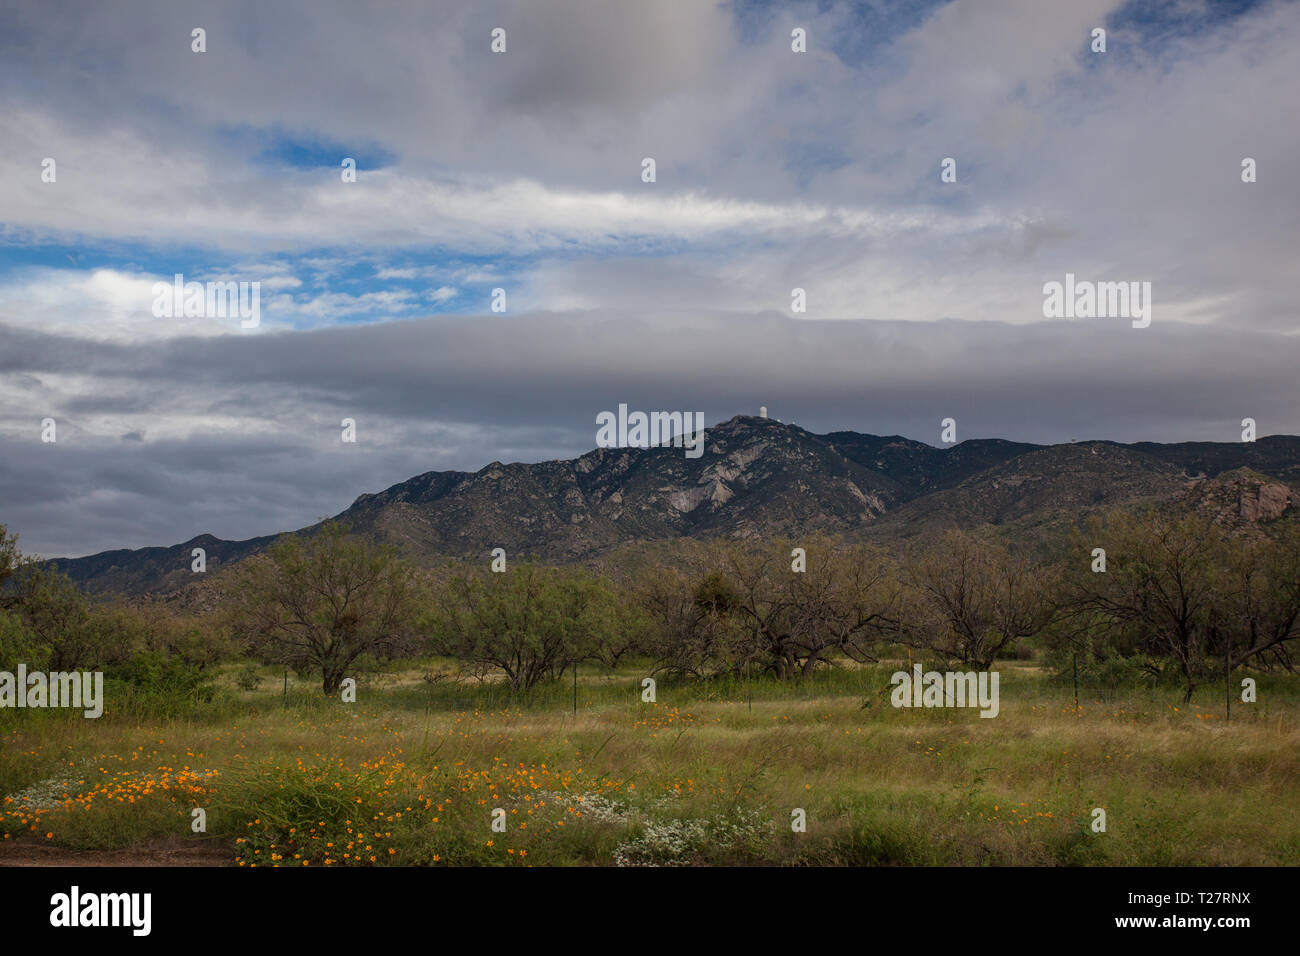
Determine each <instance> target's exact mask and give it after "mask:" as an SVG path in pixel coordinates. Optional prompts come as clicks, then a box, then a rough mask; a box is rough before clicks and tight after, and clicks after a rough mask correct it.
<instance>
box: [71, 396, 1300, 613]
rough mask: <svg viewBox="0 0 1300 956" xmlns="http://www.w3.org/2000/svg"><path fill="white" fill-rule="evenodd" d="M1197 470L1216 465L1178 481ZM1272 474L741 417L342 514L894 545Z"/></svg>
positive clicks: (1270, 496)
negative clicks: (939, 442) (696, 446)
mask: <svg viewBox="0 0 1300 956" xmlns="http://www.w3.org/2000/svg"><path fill="white" fill-rule="evenodd" d="M1232 469H1235V470H1232ZM1252 469H1255V470H1252ZM1191 475H1209V476H1211V477H1209V478H1205V479H1203V480H1200V481H1196V482H1194V483H1193V484H1192V485H1191V487H1190V489H1189V488H1188V480H1189V476H1191ZM1216 476H1217V477H1216ZM1279 479H1282V480H1280V481H1279ZM1284 482H1291V483H1292V485H1293V486H1295V487H1300V439H1298V438H1292V437H1287V436H1272V437H1268V438H1262V439H1260V440H1259V441H1258V442H1250V443H1247V442H1233V443H1222V444H1216V443H1208V442H1201V443H1186V444H1181V445H1156V444H1150V443H1144V444H1139V445H1118V444H1115V443H1113V442H1080V443H1077V444H1076V443H1071V444H1065V445H1053V446H1050V447H1044V446H1039V445H1026V444H1022V443H1017V442H1010V441H1003V440H1001V439H975V440H968V441H964V442H962V443H960V444H958V445H955V446H952V447H948V448H935V447H932V446H930V445H926V444H923V443H921V442H917V441H912V440H910V439H907V438H901V437H899V436H897V435H894V436H884V437H882V436H876V435H862V434H858V433H856V432H832V433H830V434H828V435H815V434H813V433H811V432H808V431H805V430H804V429H802V428H799V427H797V426H794V425H786V424H782V423H781V422H779V421H777V420H776V419H763V418H750V417H742V416H738V417H736V418H733V419H731V420H730V421H726V422H722V423H720V424H718V425H715V426H713V427H711V428H709V429H707V436H706V452H705V454H704V455H703V456H702V457H700V458H697V459H689V458H687V457H686V456H685V454H684V451H683V449H680V448H672V447H665V448H649V449H639V448H599V449H596V450H594V451H591V452H588V453H587V454H585V455H582V456H581V457H579V458H575V459H572V460H569V461H545V462H538V463H536V464H518V463H515V464H503V463H501V462H497V461H494V462H492V463H491V464H489V465H487V466H485V467H484V468H482V469H481V470H480V471H478V472H473V473H471V472H463V471H447V472H428V473H426V474H423V475H418V476H416V477H414V478H411V479H409V480H408V481H404V482H401V483H400V484H396V485H393V486H392V487H391V488H388V489H386V490H385V491H381V492H379V493H377V494H365V495H361V496H360V497H359V498H357V500H356V501H355V502H354V503H353V504H352V506H351V507H350V508H348V509H347V510H346V511H344V512H342V514H340V515H338V517H339V518H340V519H341V520H343V521H346V522H348V523H349V524H351V525H352V527H353V529H354V530H355V531H357V532H359V533H362V534H367V535H372V536H374V537H377V538H380V539H382V540H386V541H389V542H392V543H394V544H396V545H397V546H398V547H400V548H401V549H403V550H404V551H405V552H406V553H407V554H408V555H410V556H411V557H413V558H415V559H416V560H432V559H434V558H435V557H437V556H443V555H462V556H471V555H478V556H482V557H484V558H486V556H487V554H488V552H489V551H490V550H491V549H492V548H497V547H501V548H505V549H506V550H507V552H508V553H510V554H512V555H526V554H535V555H537V556H539V557H541V558H543V559H546V560H551V561H567V560H577V559H585V558H588V557H593V556H595V555H599V554H602V553H604V552H607V551H609V550H610V549H612V548H615V547H617V546H619V545H625V544H632V543H637V542H644V541H656V540H668V539H673V538H678V537H683V536H709V535H723V536H732V537H737V538H750V537H754V536H757V535H797V534H804V533H808V532H814V531H827V532H832V533H858V532H861V533H863V534H866V535H869V536H871V537H874V538H877V539H879V540H883V541H889V540H892V539H896V538H900V537H907V536H909V535H912V534H918V533H923V532H926V531H929V530H933V529H936V528H941V527H952V526H953V525H960V526H963V527H974V526H979V525H989V524H992V525H1003V524H1006V525H1011V524H1015V525H1016V526H1017V527H1021V526H1030V525H1032V526H1035V527H1044V528H1045V527H1048V526H1051V525H1053V524H1055V523H1060V522H1066V521H1077V520H1078V519H1079V518H1080V517H1082V515H1083V514H1085V513H1086V512H1087V511H1088V510H1090V509H1095V508H1103V507H1110V506H1114V505H1118V504H1125V503H1133V502H1140V501H1161V502H1174V501H1183V500H1185V501H1186V503H1188V504H1190V505H1191V506H1192V507H1195V508H1199V509H1206V510H1208V511H1209V512H1210V513H1213V514H1214V515H1215V516H1216V519H1218V520H1223V521H1226V522H1231V523H1234V524H1242V525H1243V526H1252V525H1255V524H1257V523H1260V522H1267V521H1271V520H1274V519H1275V518H1276V517H1278V516H1279V515H1281V514H1283V513H1284V512H1285V511H1286V510H1287V509H1288V508H1289V507H1290V506H1291V501H1292V495H1293V492H1292V490H1291V487H1288V485H1287V484H1285V483H1284ZM1184 496H1186V498H1185V497H1184ZM273 540H274V536H268V537H265V538H257V539H253V540H250V541H220V540H218V539H216V538H212V537H211V536H203V537H201V538H196V539H194V540H193V541H188V542H186V543H185V544H181V545H175V546H173V547H170V548H146V549H143V550H140V551H113V552H105V553H103V554H99V555H92V556H89V557H85V558H76V559H71V560H62V561H59V562H58V563H59V565H60V566H61V568H62V569H63V570H65V571H67V572H68V573H69V574H70V575H71V576H72V577H73V579H74V580H76V581H78V582H80V583H82V584H83V585H85V586H87V587H88V588H90V589H91V590H101V591H120V592H126V593H144V592H148V591H156V590H167V589H172V588H177V587H185V586H188V585H189V584H190V583H191V582H192V580H193V577H194V576H193V575H192V574H191V573H190V571H189V565H190V560H191V559H190V549H191V547H195V546H198V547H204V548H205V549H206V551H207V560H208V566H209V568H210V569H215V568H217V567H219V566H220V565H222V564H226V565H229V564H231V563H233V562H235V561H238V560H240V559H242V558H244V557H247V556H248V555H250V554H255V553H257V552H259V551H261V550H264V549H265V547H266V546H267V545H268V544H269V543H270V542H271V541H273Z"/></svg>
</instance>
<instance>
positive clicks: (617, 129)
mask: <svg viewBox="0 0 1300 956" xmlns="http://www.w3.org/2000/svg"><path fill="white" fill-rule="evenodd" d="M57 11H58V12H57V13H55V12H53V8H51V7H50V6H49V4H48V3H45V2H42V0H33V2H30V3H27V2H22V0H9V2H6V3H5V4H4V7H3V9H0V87H2V88H3V89H4V91H5V92H4V96H3V98H0V523H3V524H6V525H8V527H9V528H10V530H12V531H16V532H18V533H19V534H20V536H21V543H22V546H23V548H24V550H26V551H28V552H31V553H40V554H45V555H51V556H56V555H79V554H87V553H92V552H95V551H99V550H104V549H108V548H117V547H140V546H145V545H156V544H173V543H176V542H179V541H183V540H186V539H188V538H190V537H191V536H193V535H195V534H198V533H201V532H209V533H212V534H216V535H218V536H220V537H225V538H242V537H249V536H253V535H257V534H265V533H270V532H274V531H279V530H285V529H290V528H295V527H299V526H302V525H304V524H307V523H310V522H312V521H315V520H317V519H318V518H320V517H323V516H325V515H329V514H333V513H336V512H338V511H340V510H342V509H343V508H345V507H346V506H347V505H348V504H350V503H351V502H352V500H353V499H355V498H356V496H357V495H359V494H361V493H363V492H374V491H378V490H381V489H382V488H384V487H387V486H388V485H391V484H393V483H395V482H398V481H401V480H403V479H405V478H407V477H410V476H411V475H414V474H418V473H420V472H424V471H429V470H435V469H462V470H469V471H475V470H478V469H479V468H481V467H482V466H484V465H485V464H487V463H489V462H491V461H493V460H501V461H538V460H543V459H548V458H556V457H572V456H574V455H576V454H580V453H582V452H584V451H586V450H588V449H590V448H591V447H592V446H593V445H594V444H595V430H596V426H595V416H596V414H597V413H598V412H599V411H602V410H605V409H616V408H617V406H618V404H619V403H621V402H626V403H628V404H629V406H630V407H632V408H634V409H637V408H640V409H645V410H660V409H662V410H681V411H687V410H689V411H703V413H704V416H705V420H706V422H709V423H713V422H716V421H720V420H723V419H726V418H729V417H731V416H732V415H735V414H738V413H746V414H754V413H756V412H757V409H758V406H759V405H767V406H768V407H769V409H770V412H771V414H772V415H774V416H778V417H781V418H783V419H784V420H785V421H787V422H790V421H794V422H797V423H799V424H800V425H803V426H804V427H807V428H810V429H812V430H814V431H829V430H833V429H843V428H851V429H855V430H858V431H865V432H872V433H877V434H903V435H906V436H908V437H911V438H916V439H919V440H921V441H926V442H929V443H931V444H938V443H939V431H940V426H939V422H940V420H941V419H942V418H945V417H949V416H951V417H954V418H956V419H957V422H958V438H959V439H965V438H974V437H1006V438H1013V439H1018V440H1025V441H1037V442H1055V441H1065V440H1069V439H1071V438H1090V437H1097V438H1112V439H1117V440H1143V439H1145V440H1156V441H1183V440H1221V441H1234V440H1237V439H1238V438H1239V437H1240V432H1241V426H1240V422H1241V419H1242V418H1244V417H1247V416H1249V417H1253V418H1255V419H1256V420H1257V422H1258V427H1259V432H1260V434H1261V435H1265V434H1275V433H1291V434H1294V433H1300V402H1298V401H1297V399H1300V384H1297V383H1298V382H1300V376H1298V375H1297V368H1298V367H1300V337H1298V336H1297V332H1300V314H1298V313H1297V309H1296V301H1297V294H1298V293H1300V268H1298V265H1300V263H1297V246H1296V242H1295V238H1296V229H1297V222H1300V189H1297V183H1300V123H1297V105H1296V104H1297V103H1300V70H1298V69H1297V61H1296V52H1295V51H1296V50H1297V49H1300V5H1297V4H1295V3H1276V2H1259V3H1254V2H1197V0H1168V2H1157V0H1137V2H1115V0H1069V2H1044V0H951V2H928V0H927V2H917V0H906V2H903V0H899V2H886V0H875V2H858V3H851V4H849V3H845V4H835V3H813V4H802V5H801V4H789V3H759V2H750V0H735V2H729V3H727V2H724V3H717V2H712V0H710V2H704V0H699V2H697V0H662V2H644V0H642V2H636V3H632V2H618V0H591V2H587V0H518V2H510V0H475V2H473V3H471V2H460V3H447V4H432V5H431V4H429V3H425V2H420V3H416V2H410V3H401V2H392V3H384V4H382V5H378V6H376V7H374V8H373V9H367V8H365V7H363V6H361V5H357V4H355V3H349V2H342V0H340V2H322V0H301V2H294V0H250V2H230V3H222V4H194V3H188V2H176V0H167V2H159V3H147V2H104V0H94V2H85V3H63V4H60V5H58V7H57ZM196 28H202V29H203V31H204V41H205V46H206V51H205V52H201V53H200V52H195V51H194V49H193V47H194V45H195V40H194V39H193V31H194V30H195V29H196ZM497 28H500V29H502V30H504V31H505V43H506V49H505V52H503V53H494V52H493V51H492V49H491V45H492V33H493V31H494V30H495V29H497ZM796 28H800V29H802V30H803V31H805V35H806V46H807V52H804V53H796V52H794V51H793V50H792V49H791V46H792V35H791V34H792V30H795V29H796ZM1096 28H1103V29H1105V31H1106V51H1105V52H1104V53H1096V52H1093V51H1092V45H1093V39H1092V34H1093V30H1094V29H1096ZM347 158H351V159H352V160H354V161H355V164H356V170H357V173H356V176H355V182H345V181H344V178H345V177H344V175H343V167H342V164H343V161H344V160H345V159H347ZM646 158H653V159H654V161H655V179H654V181H653V182H645V181H644V180H643V160H644V159H646ZM945 158H952V159H953V160H955V167H956V181H955V182H944V181H942V178H941V175H940V173H941V163H942V162H943V160H944V159H945ZM1246 158H1251V159H1253V160H1254V161H1255V167H1256V174H1257V181H1256V182H1252V183H1245V182H1243V181H1242V162H1243V160H1244V159H1246ZM47 160H53V161H54V162H53V164H50V163H48V162H47ZM51 172H52V175H51ZM50 179H52V180H53V181H48V180H50ZM1067 272H1069V273H1074V274H1075V275H1076V276H1077V277H1078V278H1079V279H1087V280H1094V281H1140V282H1150V283H1151V288H1152V299H1153V311H1152V321H1151V324H1150V326H1149V327H1146V328H1133V326H1132V323H1131V322H1130V321H1129V319H1127V318H1122V317H1121V318H1102V319H1065V318H1060V319H1045V318H1044V314H1043V305H1044V293H1043V286H1044V283H1046V282H1051V281H1062V280H1063V279H1064V276H1065V274H1066V273H1067ZM178 273H179V274H181V275H183V276H184V280H185V281H195V282H201V283H206V282H217V281H245V282H250V283H251V282H256V283H259V289H260V299H259V302H260V324H259V325H258V326H257V327H256V328H241V323H240V320H239V318H238V317H235V318H221V317H207V318H204V317H194V316H192V317H189V318H186V317H183V316H182V317H168V316H165V315H164V316H161V317H160V316H158V315H155V312H156V311H157V310H156V309H155V304H156V302H155V300H156V296H155V294H154V293H155V290H154V285H155V283H158V282H164V283H170V282H171V281H172V278H173V276H174V275H176V274H178ZM794 288H801V289H803V290H805V293H806V301H807V309H806V312H802V313H795V312H793V311H792V296H791V290H792V289H794ZM494 289H502V290H504V292H505V309H506V310H505V312H493V311H492V309H491V304H492V299H493V290H494ZM47 418H52V419H54V420H55V422H56V428H57V432H56V435H57V441H55V442H53V443H50V442H43V441H42V440H41V439H42V422H43V421H44V420H45V419H47ZM343 418H352V419H354V420H355V422H356V431H357V441H356V442H355V443H354V444H345V443H344V442H342V441H341V437H340V435H341V427H340V424H341V421H342V419H343Z"/></svg>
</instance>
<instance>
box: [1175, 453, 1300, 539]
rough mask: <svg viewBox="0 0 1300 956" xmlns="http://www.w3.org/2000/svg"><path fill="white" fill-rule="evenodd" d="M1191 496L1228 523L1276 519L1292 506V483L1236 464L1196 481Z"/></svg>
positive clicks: (1203, 509)
mask: <svg viewBox="0 0 1300 956" xmlns="http://www.w3.org/2000/svg"><path fill="white" fill-rule="evenodd" d="M1189 496H1190V498H1191V501H1192V502H1193V504H1194V506H1195V508H1196V510H1197V511H1199V512H1200V513H1201V514H1206V515H1210V516H1211V517H1213V518H1214V520H1215V521H1216V522H1217V523H1219V524H1222V525H1226V526H1228V527H1245V526H1250V525H1258V524H1261V523H1264V522H1268V521H1274V520H1276V519H1278V518H1280V517H1282V515H1283V514H1284V513H1285V512H1286V510H1287V509H1288V508H1289V507H1291V504H1292V502H1293V501H1294V499H1295V493H1294V492H1293V491H1292V490H1291V488H1290V487H1288V486H1287V485H1285V484H1283V483H1282V482H1280V481H1278V480H1277V479H1275V478H1272V477H1270V476H1268V475H1262V474H1260V473H1259V472H1257V471H1253V470H1251V469H1250V468H1237V469H1234V470H1232V471H1228V472H1224V473H1223V474H1221V475H1219V476H1217V477H1215V478H1207V479H1204V480H1201V481H1197V482H1195V484H1193V486H1192V488H1191V490H1190V491H1189Z"/></svg>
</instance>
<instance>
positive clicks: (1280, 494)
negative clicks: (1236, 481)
mask: <svg viewBox="0 0 1300 956" xmlns="http://www.w3.org/2000/svg"><path fill="white" fill-rule="evenodd" d="M1290 505H1291V489H1290V488H1288V487H1287V486H1286V485H1284V484H1282V483H1281V482H1268V483H1267V484H1260V485H1259V486H1258V487H1257V488H1255V489H1254V493H1253V494H1252V493H1251V489H1249V488H1243V489H1242V490H1241V517H1242V519H1243V520H1245V521H1250V522H1259V521H1272V520H1273V519H1274V518H1280V517H1282V512H1284V511H1286V509H1287V508H1288V507H1289V506H1290Z"/></svg>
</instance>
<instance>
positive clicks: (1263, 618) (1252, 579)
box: [1211, 523, 1300, 670]
mask: <svg viewBox="0 0 1300 956" xmlns="http://www.w3.org/2000/svg"><path fill="white" fill-rule="evenodd" d="M1224 550H1225V551H1226V553H1225V555H1224V558H1223V573H1222V582H1223V595H1222V605H1223V606H1222V609H1221V610H1220V611H1219V612H1218V613H1217V614H1215V616H1214V620H1213V623H1212V633H1211V637H1212V640H1213V641H1214V643H1215V645H1216V646H1215V648H1214V650H1215V651H1216V652H1217V653H1218V654H1219V655H1221V656H1226V657H1227V658H1228V663H1229V666H1231V667H1237V666H1239V665H1241V664H1244V663H1246V662H1247V661H1249V660H1251V659H1252V658H1254V659H1255V660H1257V661H1259V662H1272V663H1277V664H1281V665H1282V666H1283V667H1285V668H1287V669H1288V670H1292V669H1294V664H1293V662H1292V660H1291V656H1290V644H1291V642H1292V641H1295V640H1297V639H1300V526H1297V525H1296V524H1294V523H1288V524H1285V525H1283V526H1281V527H1280V528H1278V529H1277V532H1276V536H1275V537H1263V536H1256V535H1240V536H1238V537H1236V538H1233V539H1230V540H1229V541H1227V542H1226V547H1225V549H1224Z"/></svg>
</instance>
